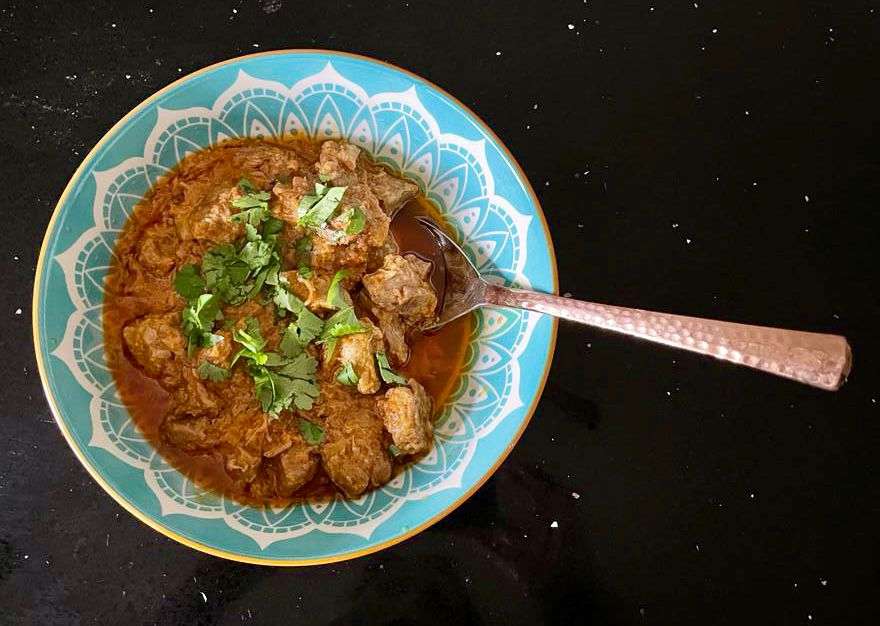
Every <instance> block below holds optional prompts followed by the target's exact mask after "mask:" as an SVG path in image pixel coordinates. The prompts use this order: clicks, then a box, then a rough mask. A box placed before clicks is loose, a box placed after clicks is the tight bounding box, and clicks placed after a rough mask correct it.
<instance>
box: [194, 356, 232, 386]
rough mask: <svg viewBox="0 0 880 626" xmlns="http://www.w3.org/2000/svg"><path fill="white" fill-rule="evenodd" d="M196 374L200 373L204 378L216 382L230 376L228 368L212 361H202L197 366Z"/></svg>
mask: <svg viewBox="0 0 880 626" xmlns="http://www.w3.org/2000/svg"><path fill="white" fill-rule="evenodd" d="M196 374H198V375H199V378H201V379H202V380H211V381H213V382H215V383H216V382H220V381H221V380H226V379H227V378H229V370H228V369H226V368H223V367H219V366H217V365H214V364H213V363H211V362H210V361H202V363H201V364H200V365H199V366H198V367H197V368H196Z"/></svg>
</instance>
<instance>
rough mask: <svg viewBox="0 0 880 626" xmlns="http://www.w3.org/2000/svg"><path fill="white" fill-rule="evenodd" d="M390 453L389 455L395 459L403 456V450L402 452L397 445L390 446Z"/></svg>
mask: <svg viewBox="0 0 880 626" xmlns="http://www.w3.org/2000/svg"><path fill="white" fill-rule="evenodd" d="M388 453H389V454H390V455H391V456H393V457H394V458H397V457H399V456H402V455H403V450H401V449H400V448H398V447H397V446H395V445H394V444H393V443H392V444H390V445H389V446H388Z"/></svg>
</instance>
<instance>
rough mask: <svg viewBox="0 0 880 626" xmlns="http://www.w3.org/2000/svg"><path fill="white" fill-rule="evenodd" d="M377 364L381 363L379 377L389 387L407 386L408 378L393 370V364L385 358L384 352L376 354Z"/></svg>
mask: <svg viewBox="0 0 880 626" xmlns="http://www.w3.org/2000/svg"><path fill="white" fill-rule="evenodd" d="M376 362H378V363H379V376H381V377H382V380H384V381H385V382H386V383H388V384H389V385H405V384H407V380H406V378H404V377H403V376H401V375H400V374H398V373H397V372H395V371H394V370H393V369H391V364H390V363H388V357H387V356H385V353H384V352H377V353H376Z"/></svg>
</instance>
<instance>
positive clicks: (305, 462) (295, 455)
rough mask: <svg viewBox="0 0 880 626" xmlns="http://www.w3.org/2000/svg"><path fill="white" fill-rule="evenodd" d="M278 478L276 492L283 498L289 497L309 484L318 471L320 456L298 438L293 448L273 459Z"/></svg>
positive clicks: (294, 441)
mask: <svg viewBox="0 0 880 626" xmlns="http://www.w3.org/2000/svg"><path fill="white" fill-rule="evenodd" d="M273 469H274V472H275V476H276V481H275V491H276V492H277V494H278V495H279V496H281V497H282V498H286V497H289V496H291V495H293V493H294V492H295V491H296V490H297V489H299V488H300V487H302V486H303V485H305V484H306V483H307V482H309V481H310V480H311V479H312V478H313V477H314V476H315V472H316V471H318V456H317V454H316V451H315V449H314V448H312V446H310V445H308V444H307V443H306V442H305V441H303V439H302V437H300V436H296V437H295V438H294V439H293V441H292V443H291V446H290V447H289V448H288V449H287V450H285V451H284V452H282V453H281V454H279V455H278V456H277V457H275V458H274V459H273Z"/></svg>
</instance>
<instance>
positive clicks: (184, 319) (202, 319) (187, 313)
mask: <svg viewBox="0 0 880 626" xmlns="http://www.w3.org/2000/svg"><path fill="white" fill-rule="evenodd" d="M222 317H223V314H222V313H221V312H220V299H219V298H218V297H217V296H215V295H213V294H210V293H205V294H202V295H200V296H199V297H198V298H196V299H194V300H192V301H191V302H190V303H189V304H188V305H187V306H186V307H185V308H184V309H183V312H182V314H181V326H182V329H183V334H184V335H185V336H186V340H187V343H186V350H187V353H188V354H189V355H190V356H192V355H193V353H194V352H195V351H196V348H207V347H209V346H213V345H214V344H216V343H217V342H218V341H220V340H221V339H222V337H221V336H220V335H215V334H214V333H213V332H212V331H213V329H214V322H215V321H216V320H218V319H221V318H222Z"/></svg>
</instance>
